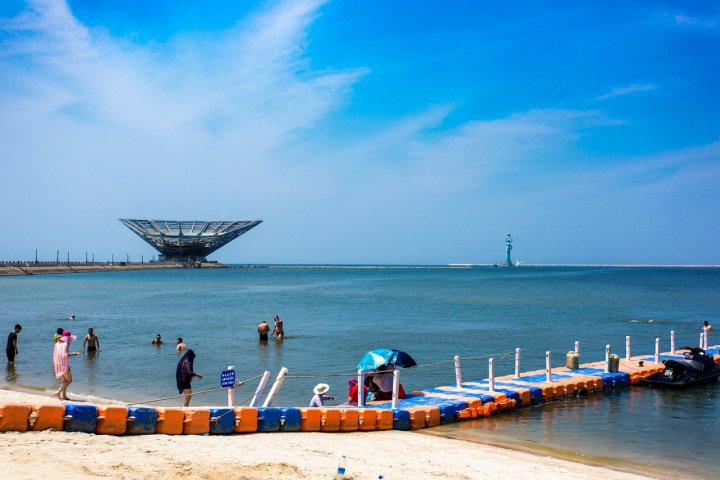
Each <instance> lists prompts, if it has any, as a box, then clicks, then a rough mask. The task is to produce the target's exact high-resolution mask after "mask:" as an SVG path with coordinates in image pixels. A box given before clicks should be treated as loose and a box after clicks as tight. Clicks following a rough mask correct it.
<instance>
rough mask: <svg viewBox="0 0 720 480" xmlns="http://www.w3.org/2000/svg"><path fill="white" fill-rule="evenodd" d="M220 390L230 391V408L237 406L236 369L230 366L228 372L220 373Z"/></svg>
mask: <svg viewBox="0 0 720 480" xmlns="http://www.w3.org/2000/svg"><path fill="white" fill-rule="evenodd" d="M220 388H227V389H228V407H234V406H235V367H234V366H233V365H228V367H227V370H223V371H222V372H220Z"/></svg>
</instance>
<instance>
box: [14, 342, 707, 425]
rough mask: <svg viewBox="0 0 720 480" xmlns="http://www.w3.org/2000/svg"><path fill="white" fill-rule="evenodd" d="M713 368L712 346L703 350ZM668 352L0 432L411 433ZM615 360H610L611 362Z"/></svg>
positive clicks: (600, 385)
mask: <svg viewBox="0 0 720 480" xmlns="http://www.w3.org/2000/svg"><path fill="white" fill-rule="evenodd" d="M705 350H706V352H707V353H708V354H710V355H713V359H714V361H715V363H717V364H719V365H720V346H718V345H715V346H712V347H708V348H707V349H705ZM680 352H682V350H679V351H676V352H673V353H662V354H655V355H640V356H635V357H629V358H625V359H619V360H618V361H617V367H618V368H617V371H608V370H609V368H608V363H607V359H606V361H605V362H593V363H586V364H579V362H578V364H577V365H576V366H577V368H567V367H562V368H552V369H549V368H548V369H546V370H538V371H531V372H525V373H522V374H521V375H517V376H513V375H507V376H502V377H497V378H490V379H481V380H475V381H469V382H462V381H458V382H457V383H456V384H455V385H445V386H439V387H435V388H429V389H427V390H423V391H420V392H413V394H411V395H408V396H407V397H406V398H403V399H400V400H397V406H396V407H395V408H392V407H393V404H392V403H391V402H371V404H370V405H367V406H365V407H363V408H356V407H347V408H345V407H327V408H299V407H270V406H268V407H257V408H256V407H244V406H238V407H186V408H180V407H177V408H175V407H145V406H132V405H130V406H122V405H100V406H94V405H86V404H65V405H59V404H48V405H43V404H29V403H6V404H2V405H0V432H7V431H18V432H25V431H38V430H48V429H55V430H57V431H66V432H85V433H94V434H105V435H142V434H167V435H183V434H184V435H204V434H211V435H227V434H233V433H253V432H296V431H306V432H350V431H371V430H393V429H395V430H417V429H421V428H427V427H433V426H436V425H440V424H446V423H450V422H457V421H463V420H466V419H472V418H477V417H484V416H490V415H494V414H497V413H499V412H503V411H509V410H512V409H516V408H522V407H527V406H530V405H536V404H540V403H544V402H549V401H552V400H557V399H562V398H565V397H569V396H574V395H578V394H584V393H593V392H602V391H604V390H612V389H617V388H624V387H628V386H630V385H634V384H636V383H638V382H640V380H642V379H643V378H645V377H647V376H649V375H652V374H654V373H657V372H661V371H662V370H663V368H664V365H663V363H662V360H666V359H669V358H674V359H682V358H684V357H683V354H682V353H680ZM616 360H617V359H616Z"/></svg>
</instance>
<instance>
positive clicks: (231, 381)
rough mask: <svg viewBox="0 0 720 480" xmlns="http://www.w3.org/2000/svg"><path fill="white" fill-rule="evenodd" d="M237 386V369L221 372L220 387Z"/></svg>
mask: <svg viewBox="0 0 720 480" xmlns="http://www.w3.org/2000/svg"><path fill="white" fill-rule="evenodd" d="M234 386H235V370H223V371H222V372H220V388H228V387H234Z"/></svg>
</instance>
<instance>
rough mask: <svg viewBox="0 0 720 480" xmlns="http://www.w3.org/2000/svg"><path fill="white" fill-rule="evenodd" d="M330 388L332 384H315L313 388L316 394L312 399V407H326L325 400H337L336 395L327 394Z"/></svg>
mask: <svg viewBox="0 0 720 480" xmlns="http://www.w3.org/2000/svg"><path fill="white" fill-rule="evenodd" d="M328 390H330V385H328V384H327V383H318V384H317V385H315V388H313V393H314V394H315V396H314V397H313V398H312V400H310V406H311V407H324V406H325V405H324V402H325V400H335V397H333V396H330V395H325V393H327V391H328Z"/></svg>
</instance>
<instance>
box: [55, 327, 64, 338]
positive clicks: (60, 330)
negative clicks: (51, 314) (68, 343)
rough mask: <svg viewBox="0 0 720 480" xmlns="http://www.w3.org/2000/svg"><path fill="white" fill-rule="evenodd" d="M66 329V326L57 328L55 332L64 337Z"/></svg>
mask: <svg viewBox="0 0 720 480" xmlns="http://www.w3.org/2000/svg"><path fill="white" fill-rule="evenodd" d="M64 331H65V329H64V328H62V327H59V328H58V329H57V330H55V333H57V334H58V335H60V336H61V337H62V334H63V332H64Z"/></svg>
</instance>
